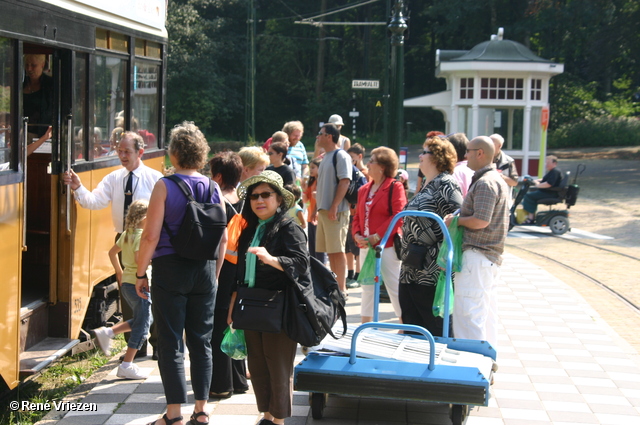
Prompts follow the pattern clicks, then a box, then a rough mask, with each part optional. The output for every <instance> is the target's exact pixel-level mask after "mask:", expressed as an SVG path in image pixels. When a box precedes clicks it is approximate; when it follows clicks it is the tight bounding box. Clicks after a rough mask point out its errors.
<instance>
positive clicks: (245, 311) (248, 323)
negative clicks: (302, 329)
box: [231, 286, 285, 333]
mask: <svg viewBox="0 0 640 425" xmlns="http://www.w3.org/2000/svg"><path fill="white" fill-rule="evenodd" d="M284 295H285V294H284V291H270V290H268V289H262V288H249V287H248V286H240V287H239V288H238V294H237V296H236V303H235V305H234V307H233V313H232V316H231V317H232V319H233V327H234V328H235V329H242V330H245V331H256V332H270V333H279V332H280V331H282V315H283V311H284Z"/></svg>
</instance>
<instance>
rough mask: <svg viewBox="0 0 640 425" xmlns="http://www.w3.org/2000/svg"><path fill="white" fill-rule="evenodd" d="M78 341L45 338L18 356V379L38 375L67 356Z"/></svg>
mask: <svg viewBox="0 0 640 425" xmlns="http://www.w3.org/2000/svg"><path fill="white" fill-rule="evenodd" d="M79 342H80V340H77V339H68V338H51V337H49V338H45V339H44V340H42V341H40V342H39V343H37V344H36V345H34V346H33V347H31V348H30V349H28V350H26V351H24V352H22V354H20V379H24V378H26V377H27V376H31V375H33V374H35V373H38V372H39V371H41V370H42V369H44V368H45V367H47V366H49V365H50V364H51V363H53V362H54V361H56V360H57V359H59V358H60V357H62V356H64V355H65V354H67V353H68V352H69V351H70V350H71V349H72V348H73V347H74V346H76V345H77V344H78V343H79Z"/></svg>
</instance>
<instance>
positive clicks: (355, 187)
mask: <svg viewBox="0 0 640 425" xmlns="http://www.w3.org/2000/svg"><path fill="white" fill-rule="evenodd" d="M341 150H342V149H336V153H335V154H333V169H334V170H335V172H336V181H337V182H338V183H339V182H340V179H339V178H338V168H337V167H336V165H337V164H338V162H337V161H338V151H341ZM351 167H352V169H351V181H350V182H349V188H348V189H347V193H346V194H345V195H344V199H346V200H347V202H348V203H350V204H351V205H354V204H357V203H358V191H359V190H360V188H361V187H362V186H364V185H365V184H367V178H366V177H365V176H364V174H362V172H361V171H360V170H358V167H356V166H355V165H354V164H351Z"/></svg>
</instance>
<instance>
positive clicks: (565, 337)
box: [40, 254, 640, 425]
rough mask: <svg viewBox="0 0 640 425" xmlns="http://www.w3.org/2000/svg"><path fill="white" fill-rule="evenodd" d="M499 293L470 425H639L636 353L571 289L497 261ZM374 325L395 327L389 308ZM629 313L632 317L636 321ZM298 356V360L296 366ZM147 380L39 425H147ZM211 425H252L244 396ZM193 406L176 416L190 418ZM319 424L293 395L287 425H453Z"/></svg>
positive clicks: (440, 408)
mask: <svg viewBox="0 0 640 425" xmlns="http://www.w3.org/2000/svg"><path fill="white" fill-rule="evenodd" d="M502 277H503V282H502V284H501V285H500V287H499V309H500V335H499V344H498V364H499V366H500V369H499V371H498V372H497V373H496V374H495V383H494V385H493V386H492V388H491V400H490V403H489V406H488V407H474V408H473V409H472V410H471V412H470V416H469V418H468V419H467V422H466V423H467V424H468V425H542V424H554V425H576V424H603V425H618V424H619V425H634V424H640V354H638V352H636V351H635V350H634V349H633V348H632V347H631V346H630V345H629V344H628V343H627V342H626V341H624V340H623V339H622V338H620V337H619V336H618V335H617V334H616V333H615V332H614V331H613V330H612V329H611V328H610V327H609V326H608V325H607V323H606V322H605V321H604V320H603V319H602V318H601V317H600V316H599V315H598V314H597V313H596V311H595V310H594V309H593V308H592V307H591V306H590V305H589V304H587V302H586V301H585V300H584V299H583V298H582V297H581V296H580V295H579V294H578V293H577V292H575V291H574V290H573V289H572V288H570V287H569V286H568V285H566V284H565V283H564V282H562V281H560V280H558V279H556V278H555V277H553V276H551V275H550V274H549V273H547V272H546V271H545V270H543V269H541V268H540V267H538V266H536V265H534V264H532V263H530V262H528V261H525V260H523V259H520V258H518V257H516V256H514V255H511V254H507V255H505V261H504V264H503V267H502ZM359 306H360V290H351V295H350V297H349V303H348V313H349V315H350V320H349V321H350V322H357V321H358V313H359ZM381 311H382V314H381V320H383V321H393V320H394V319H393V315H392V313H391V307H390V305H389V304H382V305H381ZM634 314H635V313H634ZM302 358H303V357H302V354H301V353H299V355H298V359H302ZM138 364H139V366H140V367H142V368H147V369H148V370H149V371H150V372H151V376H150V377H149V378H148V379H146V380H144V381H126V380H121V379H119V378H117V377H116V376H115V363H114V364H112V367H113V370H111V371H110V372H109V373H108V375H106V376H104V378H103V379H102V380H101V381H100V382H99V383H98V384H97V385H96V386H95V387H93V389H91V390H90V391H89V392H88V393H87V394H86V395H75V396H70V397H69V398H68V400H69V401H83V402H86V403H96V407H97V411H96V412H68V413H65V412H52V413H50V414H49V415H48V417H47V418H45V420H44V421H41V422H40V424H58V425H71V424H92V425H98V424H110V425H111V424H114V425H116V424H117V425H122V424H146V423H148V422H150V421H152V420H154V419H155V418H157V417H158V416H159V415H161V414H162V412H163V410H164V407H165V404H164V403H165V402H164V395H163V390H162V384H161V381H160V376H159V373H158V370H157V368H156V363H155V362H153V361H152V360H145V361H141V362H138ZM209 408H210V410H211V412H212V415H211V423H212V424H215V425H227V424H228V425H245V424H246V425H253V424H255V423H256V422H257V421H258V419H259V418H260V415H259V413H258V411H257V410H256V407H255V400H254V398H253V394H252V393H251V391H250V392H249V393H247V394H242V395H234V396H233V397H231V398H230V399H227V400H222V401H214V400H211V402H210V405H209ZM192 409H193V406H192V405H186V406H185V407H184V411H183V413H184V416H185V418H188V417H189V415H190V413H191V411H192ZM324 414H325V418H324V419H322V420H314V419H312V418H311V414H310V408H309V404H308V394H307V393H300V392H297V393H295V396H294V409H293V417H292V418H289V419H287V420H286V424H287V425H302V424H325V425H334V424H345V425H373V424H378V425H391V424H397V425H399V424H434V425H436V424H438V425H440V424H451V420H450V419H449V409H448V406H446V405H438V404H430V403H418V402H405V401H390V400H380V399H370V398H357V397H340V396H330V397H329V401H328V406H327V408H326V409H325V411H324Z"/></svg>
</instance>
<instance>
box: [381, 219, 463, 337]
mask: <svg viewBox="0 0 640 425" xmlns="http://www.w3.org/2000/svg"><path fill="white" fill-rule="evenodd" d="M405 216H412V217H426V218H430V219H432V220H435V221H436V223H438V225H440V228H441V229H442V234H443V236H444V238H445V239H446V240H447V246H448V247H449V251H448V252H447V266H446V269H445V271H446V279H447V286H446V288H447V289H446V291H445V293H444V317H443V320H444V323H443V326H442V336H443V337H444V338H448V337H449V316H450V315H451V312H450V311H449V297H450V296H451V294H450V293H449V285H448V283H449V282H451V268H452V264H453V243H452V242H451V236H450V235H449V229H447V225H446V224H444V221H443V220H442V219H441V218H440V216H439V215H437V214H434V213H432V212H429V211H411V210H409V211H400V212H399V213H398V214H396V215H395V216H394V217H393V219H392V220H391V223H389V227H388V228H387V231H386V232H385V233H384V236H383V237H382V239H381V240H380V243H379V244H378V246H376V277H379V276H380V263H381V261H382V253H383V252H384V246H385V245H386V244H387V240H388V239H389V236H390V235H391V231H392V230H393V228H394V226H395V224H396V222H397V221H398V220H400V219H401V218H402V217H405ZM374 288H375V289H374V291H375V292H374V295H373V300H374V302H373V321H374V322H377V321H378V320H379V312H378V304H379V300H380V282H377V280H376V283H375V285H374Z"/></svg>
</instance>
